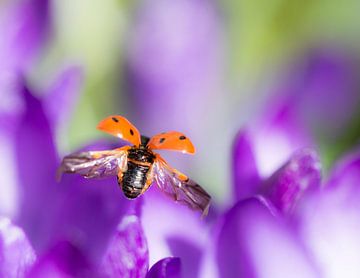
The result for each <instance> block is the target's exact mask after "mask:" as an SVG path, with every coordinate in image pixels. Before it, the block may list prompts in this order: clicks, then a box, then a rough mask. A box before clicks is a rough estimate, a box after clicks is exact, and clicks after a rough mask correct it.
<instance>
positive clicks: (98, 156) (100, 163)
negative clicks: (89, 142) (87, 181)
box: [58, 148, 127, 178]
mask: <svg viewBox="0 0 360 278" xmlns="http://www.w3.org/2000/svg"><path fill="white" fill-rule="evenodd" d="M126 167H127V151H126V149H123V148H120V149H115V150H111V151H98V152H96V151H89V152H80V153H73V154H70V155H68V156H65V157H64V159H63V161H62V163H61V165H60V167H59V170H58V177H61V175H62V173H76V174H80V175H82V176H84V177H85V178H104V177H109V176H116V175H117V174H118V172H119V171H121V172H124V171H125V170H126Z"/></svg>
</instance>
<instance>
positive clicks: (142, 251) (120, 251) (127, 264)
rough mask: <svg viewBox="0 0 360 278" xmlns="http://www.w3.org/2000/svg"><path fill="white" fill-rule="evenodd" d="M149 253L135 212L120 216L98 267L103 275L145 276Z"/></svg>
mask: <svg viewBox="0 0 360 278" xmlns="http://www.w3.org/2000/svg"><path fill="white" fill-rule="evenodd" d="M148 267H149V253H148V248H147V243H146V238H145V234H144V232H143V229H142V227H141V223H140V219H139V217H138V216H137V215H135V214H132V215H131V214H130V215H127V216H125V217H123V218H122V220H121V222H120V224H119V225H118V227H117V229H116V232H115V235H114V236H113V238H112V239H111V240H110V242H109V244H108V248H107V250H106V252H105V255H104V257H103V260H102V263H101V266H100V269H101V272H102V273H103V275H104V277H139V278H141V277H145V276H146V273H147V271H148Z"/></svg>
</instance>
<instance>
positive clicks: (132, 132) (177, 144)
mask: <svg viewBox="0 0 360 278" xmlns="http://www.w3.org/2000/svg"><path fill="white" fill-rule="evenodd" d="M97 128H98V129H99V130H101V131H104V132H106V133H109V134H111V135H114V136H116V137H118V138H121V139H122V140H125V141H127V142H128V143H130V144H131V145H126V146H124V147H121V148H117V149H114V150H106V151H88V152H80V153H73V154H70V155H68V156H65V157H64V159H63V160H62V163H61V166H60V168H59V173H60V174H62V173H77V174H80V175H82V176H84V177H85V178H103V177H110V176H116V177H117V181H118V184H119V186H120V187H121V188H122V191H123V193H124V195H125V196H126V197H127V198H128V199H135V198H137V197H138V196H140V195H141V194H143V193H144V192H145V191H146V190H147V189H148V188H149V187H150V186H151V184H152V183H153V182H154V180H155V181H156V184H157V186H158V187H159V189H160V190H161V191H162V192H163V193H165V195H167V196H169V197H171V198H172V199H173V200H175V201H177V202H180V203H182V204H185V205H187V206H188V207H189V208H191V209H193V210H198V211H201V212H202V214H203V215H206V214H207V212H208V209H209V205H210V200H211V197H210V195H209V194H208V193H207V192H206V191H205V190H204V189H203V188H202V187H201V186H200V185H198V184H197V183H196V182H194V181H193V180H191V179H189V178H188V177H187V176H186V175H184V174H183V173H181V172H179V171H178V170H176V169H174V168H172V167H171V166H169V164H168V163H167V162H166V161H165V160H164V159H163V158H162V157H161V156H160V155H159V154H158V153H156V152H154V150H174V151H181V152H182V153H187V154H194V153H195V148H194V146H193V144H192V143H191V141H190V139H189V138H187V137H186V136H185V135H184V134H183V133H181V132H177V131H169V132H163V133H160V134H157V135H155V136H153V137H151V138H149V137H146V136H143V135H141V134H140V133H139V131H138V130H137V128H136V127H135V126H134V125H133V124H131V123H130V122H129V121H128V120H127V119H126V118H124V117H122V116H119V115H114V116H109V117H107V118H105V119H104V120H102V121H101V122H100V123H99V124H98V126H97Z"/></svg>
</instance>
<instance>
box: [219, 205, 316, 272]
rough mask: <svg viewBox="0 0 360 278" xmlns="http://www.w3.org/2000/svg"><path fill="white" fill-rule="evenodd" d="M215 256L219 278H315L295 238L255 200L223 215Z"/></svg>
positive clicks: (307, 259)
mask: <svg viewBox="0 0 360 278" xmlns="http://www.w3.org/2000/svg"><path fill="white" fill-rule="evenodd" d="M216 255H217V261H218V264H219V277H302V278H303V277H317V275H316V271H315V270H314V267H313V266H312V264H311V262H310V260H309V258H308V257H307V255H306V253H305V252H304V249H303V248H302V246H301V244H300V243H299V241H298V240H297V238H296V237H295V235H294V234H293V233H292V232H291V230H289V229H288V228H287V227H286V226H285V223H283V222H282V221H281V219H279V218H276V217H275V216H273V215H272V214H271V213H270V212H269V210H268V208H267V207H266V206H264V204H263V203H262V202H261V201H260V200H259V199H255V198H253V199H248V200H245V201H241V202H238V203H237V204H236V205H235V206H234V207H233V208H232V209H231V210H230V211H229V212H228V213H227V214H226V215H225V217H224V222H223V224H222V226H221V229H220V233H219V235H218V242H217V253H216Z"/></svg>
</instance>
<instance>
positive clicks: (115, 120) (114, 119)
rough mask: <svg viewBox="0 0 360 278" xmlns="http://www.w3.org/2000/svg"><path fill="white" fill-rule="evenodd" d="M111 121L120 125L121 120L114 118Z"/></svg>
mask: <svg viewBox="0 0 360 278" xmlns="http://www.w3.org/2000/svg"><path fill="white" fill-rule="evenodd" d="M111 119H112V120H113V121H114V122H115V123H118V122H119V120H118V119H116V118H115V117H112V118H111Z"/></svg>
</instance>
